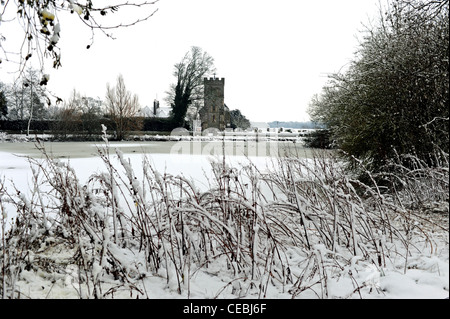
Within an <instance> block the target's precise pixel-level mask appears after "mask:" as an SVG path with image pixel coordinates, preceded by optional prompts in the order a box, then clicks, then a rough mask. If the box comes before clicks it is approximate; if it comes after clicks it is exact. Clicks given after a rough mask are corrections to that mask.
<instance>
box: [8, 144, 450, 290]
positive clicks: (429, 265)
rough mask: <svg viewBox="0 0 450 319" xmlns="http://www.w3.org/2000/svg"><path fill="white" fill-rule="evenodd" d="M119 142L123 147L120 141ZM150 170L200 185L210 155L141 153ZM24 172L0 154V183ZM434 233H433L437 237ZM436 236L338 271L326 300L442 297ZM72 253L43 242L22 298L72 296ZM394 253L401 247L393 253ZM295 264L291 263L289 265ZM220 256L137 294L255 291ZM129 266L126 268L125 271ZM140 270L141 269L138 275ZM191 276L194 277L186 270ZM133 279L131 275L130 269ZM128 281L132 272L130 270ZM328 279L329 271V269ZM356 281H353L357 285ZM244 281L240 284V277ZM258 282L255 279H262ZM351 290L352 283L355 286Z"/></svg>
mask: <svg viewBox="0 0 450 319" xmlns="http://www.w3.org/2000/svg"><path fill="white" fill-rule="evenodd" d="M122 146H123V145H122ZM148 157H149V159H150V161H151V162H152V163H153V165H154V167H155V168H156V169H157V170H158V171H159V172H161V173H163V172H166V173H170V174H174V175H178V174H182V175H184V176H185V177H188V178H192V179H193V180H194V181H195V184H196V186H197V187H200V188H203V189H207V188H208V183H209V178H210V177H211V174H212V172H211V169H210V165H209V162H210V160H214V158H212V157H208V156H203V155H181V154H153V155H148ZM125 158H127V159H128V160H129V161H130V163H131V164H132V166H133V168H135V170H136V172H138V171H139V170H138V169H136V167H139V165H140V163H141V162H142V155H141V154H126V155H125ZM251 160H252V162H253V164H255V165H256V166H257V167H259V168H261V169H264V168H265V167H266V164H267V162H266V160H267V159H266V158H264V157H257V158H256V157H255V158H252V159H251ZM68 161H69V163H70V165H71V166H72V167H73V168H74V170H75V171H76V172H77V176H78V178H79V179H80V181H81V182H82V183H83V182H84V181H87V180H88V178H89V176H90V175H91V174H92V173H94V172H96V171H97V172H98V171H101V170H105V168H104V164H103V162H102V160H101V159H100V158H98V157H90V158H73V159H69V160H68ZM228 161H229V162H231V164H232V165H236V166H238V164H239V163H246V162H247V159H246V158H245V157H233V158H230V157H229V158H228ZM31 178H32V174H31V169H30V165H29V163H28V161H27V159H26V158H24V157H21V156H16V155H14V154H11V153H5V152H0V180H4V181H5V182H4V184H5V185H6V186H7V187H8V188H9V189H11V182H13V183H14V184H15V185H16V187H17V189H19V190H21V191H22V192H25V193H27V192H30V191H31V189H30V187H31ZM7 214H8V219H11V218H12V217H13V216H14V212H12V211H8V212H7ZM436 236H437V237H439V235H436ZM442 237H443V239H442V240H440V241H438V247H434V250H430V248H428V247H426V245H424V250H423V253H421V254H415V255H413V256H412V257H411V260H410V261H409V262H410V265H409V267H408V269H404V268H403V262H399V263H398V264H396V262H395V258H396V257H395V256H393V257H392V258H393V261H392V264H393V265H394V267H391V268H389V269H377V268H375V267H372V266H371V265H369V264H367V263H358V261H357V260H355V262H354V264H352V265H351V266H349V268H348V269H345V271H347V272H348V273H349V274H350V273H351V274H352V275H351V276H350V275H348V276H339V277H337V279H336V280H333V279H330V280H329V281H328V285H329V286H328V287H327V289H328V292H329V294H328V297H331V298H347V297H349V298H360V297H363V298H375V299H377V298H408V299H409V298H420V299H423V298H437V299H444V298H448V296H449V254H448V234H447V235H446V234H443V235H442ZM74 253H75V252H74V251H73V250H71V249H69V248H67V249H66V247H64V246H61V245H58V242H57V239H56V238H54V237H51V236H50V237H48V238H47V239H46V242H43V243H42V246H41V248H40V249H38V250H37V252H36V254H35V255H34V256H29V258H34V259H35V260H39V261H40V262H42V263H44V262H45V260H48V261H56V262H57V264H58V267H59V269H54V270H53V271H35V270H32V269H31V270H24V271H23V272H22V273H21V277H20V279H19V280H18V281H17V283H16V285H17V287H18V288H19V289H20V291H22V293H23V296H22V297H24V298H48V299H53V298H55V299H56V298H79V297H83V296H80V291H83V289H80V287H81V286H82V285H83V283H80V282H78V281H77V278H78V274H77V273H76V271H77V270H76V268H75V267H74V266H73V265H71V264H70V262H69V261H70V259H71V257H72V256H73V255H74ZM139 254H140V253H139V252H138V251H137V250H136V251H132V250H130V251H129V252H128V254H123V253H122V255H121V258H123V260H126V261H127V263H128V264H129V265H135V266H136V267H135V268H133V267H131V266H130V269H142V267H141V266H140V265H138V264H139V263H140V262H141V261H142V259H141V256H140V255H139ZM398 254H399V256H400V255H402V254H405V252H403V251H400V252H398ZM296 258H297V259H298V265H299V268H297V269H292V272H293V274H294V275H295V274H297V275H299V274H300V273H301V267H300V265H301V257H300V256H296V255H295V251H292V256H291V260H293V261H295V260H296ZM293 264H295V262H293ZM225 268H226V260H225V259H221V258H218V259H216V260H215V262H214V263H212V264H211V265H210V266H209V267H208V268H202V269H200V270H199V271H196V272H193V271H192V272H191V276H190V278H189V280H186V282H185V284H184V285H185V287H184V288H185V289H184V290H183V292H182V293H181V294H179V292H178V291H177V285H176V284H174V282H173V281H171V282H170V283H167V281H166V279H165V274H162V273H161V274H149V273H146V276H145V277H143V278H142V279H141V281H142V286H140V287H139V289H140V296H141V298H142V296H143V295H144V296H146V297H148V298H168V299H170V298H197V299H206V298H208V299H209V298H215V297H217V296H219V298H237V297H250V298H255V297H258V296H259V295H258V289H257V288H255V287H254V286H255V285H254V284H252V283H251V282H250V281H248V282H247V284H246V286H241V285H242V282H240V283H239V285H240V286H236V285H235V282H234V279H233V278H232V277H231V276H227V275H226V274H227V271H224V270H225ZM130 271H131V270H130ZM142 274H145V271H144V270H142V272H141V275H142ZM192 274H193V275H192ZM134 275H136V276H137V274H134ZM129 276H130V278H131V277H133V273H129ZM330 277H331V274H330ZM355 281H356V282H357V285H356V282H355ZM244 282H245V281H244ZM261 282H262V280H261ZM355 287H359V288H358V289H355ZM102 289H103V292H105V291H107V290H108V289H110V291H111V294H109V296H110V297H112V298H135V297H136V296H137V295H138V293H137V290H135V291H134V290H133V289H131V288H130V287H117V285H116V283H115V282H113V281H111V282H110V283H109V284H108V282H105V283H104V285H103V287H102ZM300 296H301V298H317V297H322V296H317V294H316V293H315V291H314V290H313V289H311V290H310V291H304V292H303V293H302V294H301V295H300ZM266 297H267V298H273V299H277V298H291V297H292V293H290V292H289V287H288V285H282V284H273V285H270V287H268V288H267V291H266Z"/></svg>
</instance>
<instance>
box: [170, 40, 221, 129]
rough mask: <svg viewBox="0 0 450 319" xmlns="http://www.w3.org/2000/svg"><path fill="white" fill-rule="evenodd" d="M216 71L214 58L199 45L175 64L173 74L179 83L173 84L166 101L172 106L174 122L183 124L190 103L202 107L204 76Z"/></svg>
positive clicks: (179, 124)
mask: <svg viewBox="0 0 450 319" xmlns="http://www.w3.org/2000/svg"><path fill="white" fill-rule="evenodd" d="M213 72H215V67H214V59H213V58H212V57H211V56H210V55H209V54H208V53H207V52H203V50H202V49H201V48H199V47H195V46H194V47H192V48H191V50H190V51H189V52H187V53H186V54H185V56H184V57H183V59H182V60H181V61H180V62H179V63H177V64H175V66H174V72H173V75H174V76H175V77H176V78H177V83H176V84H172V85H171V86H170V89H169V91H168V92H166V93H167V98H166V101H167V102H168V103H169V104H170V105H171V106H172V118H173V121H174V124H176V125H178V126H183V125H184V122H185V116H186V112H187V110H188V108H189V106H190V105H192V104H194V105H198V107H201V105H202V100H203V78H204V77H205V76H206V75H208V74H211V73H213Z"/></svg>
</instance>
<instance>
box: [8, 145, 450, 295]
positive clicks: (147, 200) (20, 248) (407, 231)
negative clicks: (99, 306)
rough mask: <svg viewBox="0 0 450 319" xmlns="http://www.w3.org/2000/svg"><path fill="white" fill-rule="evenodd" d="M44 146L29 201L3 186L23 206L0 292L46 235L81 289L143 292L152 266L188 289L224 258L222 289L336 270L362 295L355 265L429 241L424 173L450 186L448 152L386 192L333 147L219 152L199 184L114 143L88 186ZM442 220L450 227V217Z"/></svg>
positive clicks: (261, 287) (312, 278)
mask: <svg viewBox="0 0 450 319" xmlns="http://www.w3.org/2000/svg"><path fill="white" fill-rule="evenodd" d="M105 143H108V141H107V139H106V136H105ZM38 147H40V148H41V150H42V152H43V154H44V160H43V161H38V160H34V159H30V162H31V163H32V167H33V172H34V176H35V178H34V181H33V182H34V183H33V190H32V192H31V195H30V196H31V199H30V198H27V196H25V195H24V194H22V193H21V192H20V191H18V190H15V191H14V192H11V191H8V190H6V189H5V187H4V184H3V183H1V184H0V199H1V201H0V207H1V209H2V212H3V211H5V208H4V207H5V205H10V206H11V207H13V208H14V210H15V211H16V212H17V218H16V220H15V224H14V225H12V227H11V229H10V230H8V231H7V232H5V231H3V232H2V234H3V238H2V246H1V247H2V256H1V260H2V278H3V284H2V287H3V291H2V295H3V297H4V298H16V297H23V296H24V295H23V292H22V291H20V289H18V288H17V287H15V282H16V280H17V278H18V277H19V276H20V274H21V272H22V271H23V270H24V269H26V267H37V266H36V262H35V261H36V260H37V258H34V260H33V258H30V256H34V257H35V256H36V255H38V254H39V249H38V246H39V247H40V245H41V244H42V242H45V238H50V237H51V238H57V242H59V243H60V244H63V245H65V246H66V247H67V249H72V250H73V256H72V257H71V259H70V260H68V261H67V264H69V263H70V264H71V265H72V266H73V267H75V269H77V271H76V272H77V280H76V283H77V284H78V286H77V287H76V289H77V293H78V295H79V296H80V297H81V298H86V297H94V298H104V297H109V298H113V297H114V295H115V294H116V293H117V292H118V291H119V290H129V291H130V296H131V295H132V293H133V292H134V293H135V294H136V295H137V296H141V297H146V296H147V293H146V291H147V290H146V289H147V288H146V277H147V276H149V275H151V276H159V277H163V278H165V279H166V282H167V285H168V287H169V288H170V289H176V290H177V291H178V293H180V294H187V296H189V294H190V281H191V278H193V276H195V274H196V273H197V272H199V271H206V272H208V271H209V267H210V266H211V265H217V264H218V263H219V264H220V265H221V267H220V272H221V273H220V275H224V276H225V275H226V276H227V277H228V278H231V280H230V281H229V282H226V283H225V284H224V287H223V289H221V290H220V291H219V292H218V294H217V296H219V295H221V294H225V293H226V294H229V293H231V294H233V295H234V296H236V297H242V296H246V295H252V296H258V297H260V298H263V297H266V296H267V294H268V289H269V288H270V287H276V288H278V289H280V290H281V291H283V292H287V293H290V294H291V295H292V297H297V296H301V295H303V294H305V293H307V292H308V293H312V294H313V295H314V296H316V297H318V298H328V297H333V295H332V291H331V290H330V288H329V285H330V282H331V281H333V280H334V281H336V280H339V279H340V278H350V279H351V280H352V282H353V283H354V291H352V292H349V294H348V297H351V296H353V295H354V294H358V295H359V296H362V295H361V291H362V290H363V289H372V287H370V286H369V285H368V284H367V283H366V282H364V281H361V280H360V279H359V278H358V277H357V276H356V270H355V269H356V268H355V267H356V265H357V264H358V263H361V264H362V265H366V266H372V267H375V269H376V271H378V272H379V273H380V274H382V273H383V269H385V268H386V267H392V265H395V266H396V267H398V263H399V260H400V261H401V262H402V265H403V266H404V267H405V269H406V267H408V256H410V255H411V252H412V251H420V250H421V248H422V246H421V247H419V246H418V244H419V243H425V244H426V245H427V247H429V248H430V249H431V250H432V249H433V247H434V246H433V245H434V242H433V239H432V236H429V235H428V234H429V232H430V231H431V230H433V229H436V225H435V223H434V222H433V220H432V219H430V218H429V217H426V216H423V215H421V214H420V213H419V212H418V211H414V210H413V209H414V207H415V206H414V205H412V203H413V202H415V201H416V199H415V198H413V194H412V193H413V192H412V190H413V189H417V187H418V186H417V185H418V184H417V183H419V181H420V183H424V184H423V185H424V186H423V187H430V185H434V186H433V187H434V189H435V190H439V192H441V191H442V192H443V191H445V190H447V191H448V162H447V164H446V165H447V166H445V165H443V166H442V168H440V169H438V168H434V169H433V170H432V171H430V170H429V169H428V168H425V167H422V166H418V168H417V170H420V174H419V175H420V178H418V171H417V170H416V171H415V172H412V171H409V170H408V171H406V172H405V174H403V175H400V172H401V171H399V173H398V174H399V175H396V177H397V178H402V180H404V181H408V183H409V182H411V183H413V184H411V186H409V187H405V188H404V189H403V192H400V191H399V192H395V193H393V194H391V193H388V194H386V193H383V192H381V191H380V189H379V187H378V185H377V184H376V182H375V179H372V181H373V184H371V185H366V184H364V183H362V182H361V181H359V180H357V179H353V178H352V177H351V176H350V175H349V174H348V171H347V170H346V169H345V167H344V166H343V165H341V163H340V162H339V161H338V160H337V159H334V158H333V157H332V156H329V154H328V155H327V156H326V157H325V156H319V155H317V156H315V157H314V158H313V159H301V158H297V157H279V158H278V159H276V160H275V159H274V160H273V161H272V166H269V165H268V166H267V167H266V169H264V170H260V169H258V168H257V167H256V166H255V165H253V164H252V163H251V162H249V163H248V165H242V166H241V167H235V166H229V165H228V163H227V162H226V160H225V158H223V160H222V161H220V160H219V161H217V162H214V161H213V162H212V163H211V165H212V171H213V173H214V179H213V180H211V181H210V187H209V189H208V190H207V191H201V190H200V189H198V188H197V187H196V185H195V183H194V182H193V181H191V180H189V179H187V178H185V177H183V176H174V175H170V174H168V173H161V172H158V171H157V170H155V169H154V167H153V165H152V164H151V161H150V159H149V158H148V157H145V156H144V157H143V160H142V165H141V166H140V167H139V169H140V170H141V171H139V172H136V171H135V170H134V169H135V168H134V167H133V166H132V165H131V164H130V162H129V160H127V159H126V158H125V156H124V155H123V154H122V153H121V152H120V151H116V153H115V154H110V153H109V147H108V145H106V147H104V148H99V156H100V158H101V159H102V160H103V162H104V163H105V167H106V169H107V170H106V172H102V173H96V174H93V175H92V176H91V177H90V178H89V180H88V181H87V183H86V184H85V185H82V184H81V183H80V181H79V180H78V178H77V176H76V173H75V172H74V170H73V169H72V168H71V167H70V165H68V164H67V163H63V162H59V161H57V160H55V159H52V158H50V157H49V156H47V155H46V152H45V148H44V147H43V146H42V145H38ZM116 161H117V162H116ZM419 164H420V162H418V165H419ZM445 167H447V168H445ZM425 172H426V174H425ZM445 174H447V181H446V182H445V181H444V179H445ZM408 176H410V177H411V178H410V177H408ZM425 185H426V186H425ZM433 194H434V195H433V196H435V195H436V191H434V192H433ZM415 195H418V194H415ZM430 195H431V193H430ZM436 196H437V195H436ZM439 196H443V195H442V194H441V195H439ZM439 196H438V197H433V198H434V199H435V200H436V201H438V200H439V201H440V202H442V201H443V202H446V203H447V207H448V195H447V197H445V196H444V197H439ZM447 212H448V210H447ZM5 223H6V221H5V218H3V219H2V225H5ZM439 227H440V229H441V230H442V228H443V229H447V230H448V223H447V225H440V226H439ZM130 253H131V254H133V255H134V256H136V258H137V260H139V261H138V262H133V263H130V260H129V259H127V258H125V257H124V256H125V255H126V254H130ZM66 266H67V265H66ZM19 293H20V295H19Z"/></svg>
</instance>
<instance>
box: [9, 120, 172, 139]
mask: <svg viewBox="0 0 450 319" xmlns="http://www.w3.org/2000/svg"><path fill="white" fill-rule="evenodd" d="M126 120H128V121H133V122H134V123H138V124H139V125H138V129H137V130H138V131H145V132H148V131H156V132H171V131H172V130H173V129H174V128H175V127H174V124H173V123H172V122H171V121H170V119H166V118H145V117H136V118H130V119H126ZM102 124H103V125H105V126H106V127H107V132H108V133H109V134H112V135H114V131H115V130H116V128H115V123H114V122H113V121H112V120H111V119H110V118H108V117H101V118H95V117H94V118H92V119H84V120H82V121H81V120H32V121H31V122H30V134H44V133H46V134H52V135H53V136H54V138H55V139H60V140H63V139H78V140H79V139H98V138H100V135H101V134H102V127H101V125H102ZM27 130H28V120H0V131H5V132H8V133H11V134H20V133H23V134H24V133H26V132H27Z"/></svg>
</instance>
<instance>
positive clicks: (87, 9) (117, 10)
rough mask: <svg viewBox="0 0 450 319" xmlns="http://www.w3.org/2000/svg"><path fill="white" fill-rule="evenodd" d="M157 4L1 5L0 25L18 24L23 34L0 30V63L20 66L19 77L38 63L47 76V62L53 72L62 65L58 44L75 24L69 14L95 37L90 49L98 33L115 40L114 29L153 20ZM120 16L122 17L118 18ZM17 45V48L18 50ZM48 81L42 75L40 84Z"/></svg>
mask: <svg viewBox="0 0 450 319" xmlns="http://www.w3.org/2000/svg"><path fill="white" fill-rule="evenodd" d="M157 2H158V0H155V1H141V2H128V1H126V2H122V1H120V0H118V1H103V2H102V1H99V0H82V1H73V0H63V1H56V0H45V1H44V0H39V1H29V0H19V1H1V3H0V24H1V25H2V29H3V28H4V27H6V26H9V27H11V28H15V27H17V24H18V25H19V28H18V29H17V30H19V31H18V32H20V33H19V34H12V35H11V34H8V33H6V32H4V33H3V32H2V31H1V29H0V63H2V62H5V63H15V64H17V66H18V68H17V72H18V77H20V76H21V74H22V72H23V71H24V70H25V68H26V67H27V65H28V64H29V62H30V61H34V62H35V63H38V64H39V65H40V66H41V69H40V71H42V73H45V61H48V60H49V61H51V62H52V65H53V67H54V68H59V67H61V65H62V63H61V56H62V54H61V52H62V49H61V48H60V47H59V40H60V38H61V36H63V33H61V29H64V27H65V26H66V25H68V24H73V23H74V22H73V21H70V19H68V16H67V14H69V13H70V14H73V15H75V16H78V17H79V23H80V27H85V28H87V29H90V30H91V34H92V36H91V38H90V39H89V41H90V42H88V43H89V44H88V45H87V46H86V48H87V49H89V48H90V46H92V45H93V43H94V38H95V33H96V32H101V33H103V34H104V35H105V36H107V37H111V38H114V36H113V34H112V31H113V30H114V29H117V28H124V27H129V26H132V25H135V24H137V23H140V22H142V21H146V20H148V19H149V18H150V17H152V16H153V14H154V13H155V12H156V11H157V9H154V6H153V5H154V4H155V3H157ZM130 10H131V11H130ZM122 13H123V14H122ZM130 13H131V14H130ZM121 14H122V15H121ZM127 14H128V16H127ZM111 15H113V16H114V18H113V19H112V20H111V19H109V17H110V16H111ZM117 15H119V16H120V17H119V18H118V17H117ZM130 17H131V18H130ZM117 18H118V19H117ZM117 20H119V21H117ZM120 20H121V21H120ZM3 30H5V29H3ZM9 37H11V38H9ZM13 38H15V39H13ZM17 39H21V41H19V42H15V40H17ZM16 45H18V46H17V47H16ZM48 80H49V78H48V75H46V74H43V75H42V78H41V83H42V84H43V85H44V84H46V83H47V81H48Z"/></svg>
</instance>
